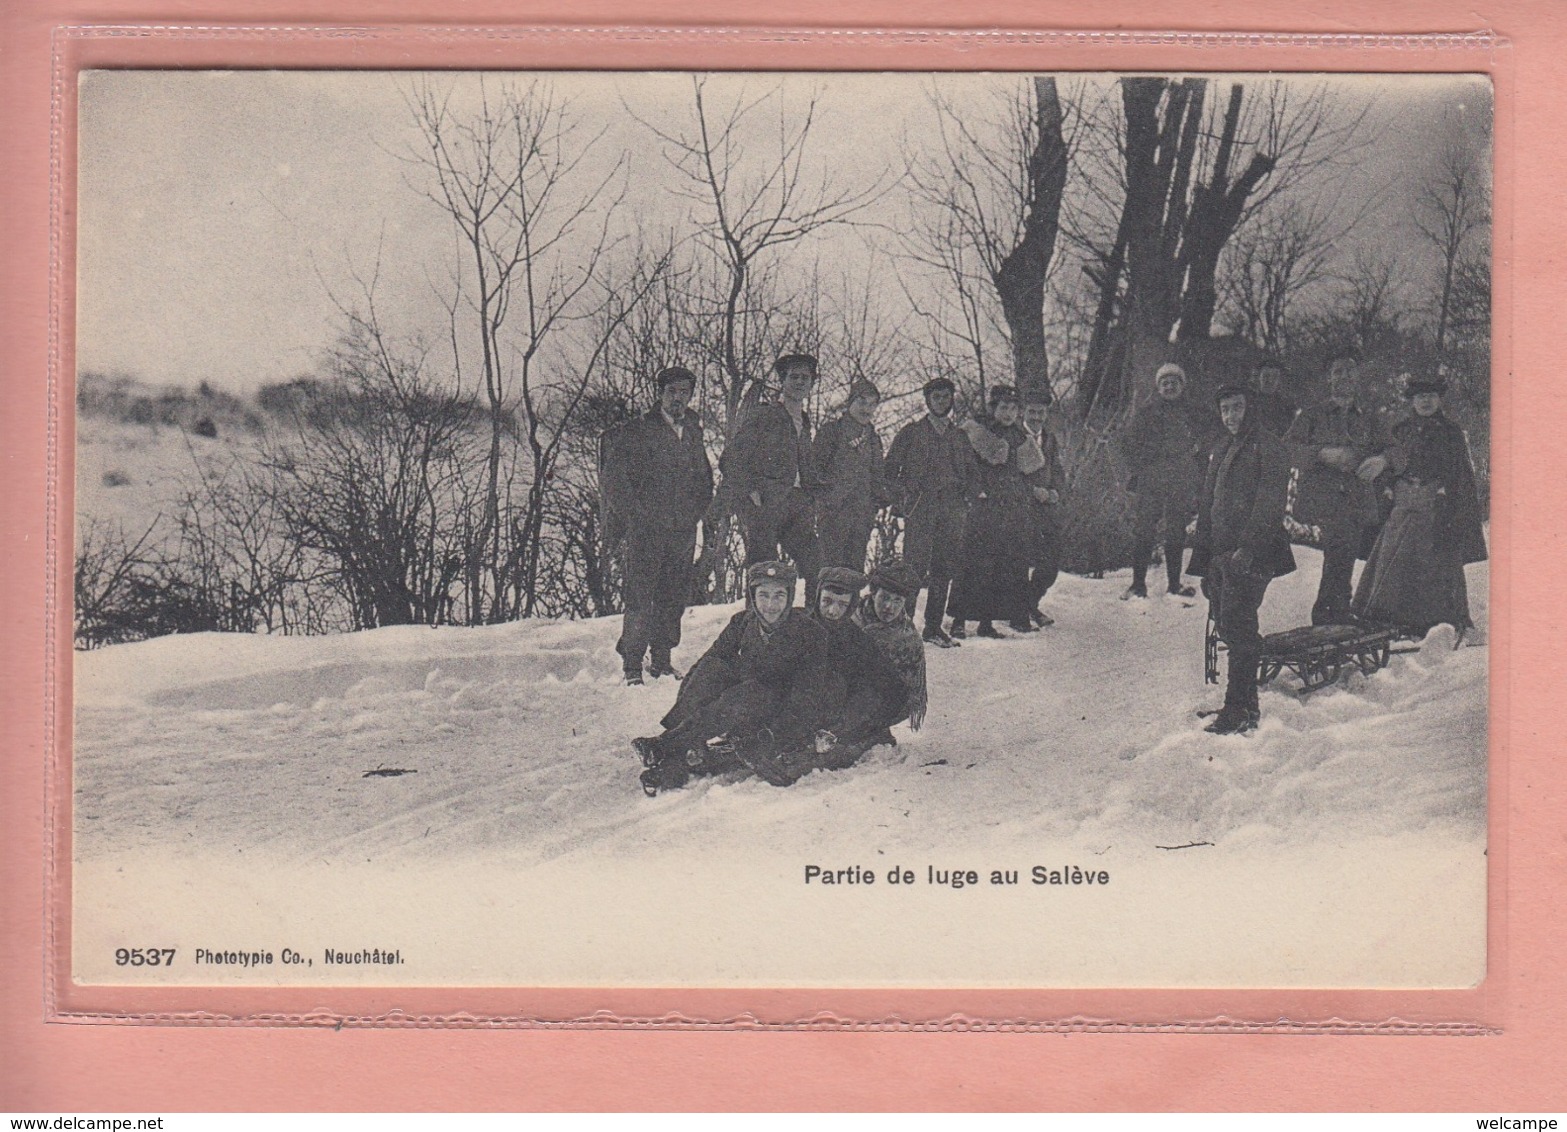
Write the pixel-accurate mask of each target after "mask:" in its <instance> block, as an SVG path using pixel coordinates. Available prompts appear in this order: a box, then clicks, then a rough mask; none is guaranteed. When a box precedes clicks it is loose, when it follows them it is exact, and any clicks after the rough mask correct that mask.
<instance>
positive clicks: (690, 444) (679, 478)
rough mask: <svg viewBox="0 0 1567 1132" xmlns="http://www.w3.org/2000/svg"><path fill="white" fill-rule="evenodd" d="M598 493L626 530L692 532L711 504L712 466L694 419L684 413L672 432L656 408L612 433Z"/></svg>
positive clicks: (691, 415)
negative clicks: (682, 418)
mask: <svg viewBox="0 0 1567 1132" xmlns="http://www.w3.org/2000/svg"><path fill="white" fill-rule="evenodd" d="M600 490H601V491H602V492H603V494H604V501H605V503H606V505H607V508H608V510H609V511H611V512H612V513H614V515H615V516H616V517H617V519H618V521H619V522H620V523H621V524H623V525H624V526H625V527H628V528H635V527H656V528H658V529H660V530H664V531H670V532H674V531H691V532H695V530H696V526H697V523H698V522H700V521H701V519H702V516H703V514H704V513H705V512H706V511H707V505H708V504H709V503H711V502H712V499H713V466H712V464H711V463H709V461H708V458H707V446H706V444H705V443H704V441H703V437H702V425H701V423H700V422H699V421H698V420H697V418H696V415H695V414H693V413H687V414H686V416H685V420H684V421H683V422H682V425H681V430H680V432H679V433H676V432H675V429H674V426H672V425H671V424H670V423H669V422H668V421H667V420H665V419H664V414H663V413H662V412H660V411H659V409H658V406H656V405H655V406H654V407H653V408H651V409H649V410H648V411H647V412H646V413H644V414H643V415H642V416H640V417H637V418H635V419H634V420H631V421H628V422H627V423H626V424H625V425H624V426H622V427H621V428H620V429H618V430H616V431H615V432H614V433H613V434H611V435H610V437H609V438H608V443H607V446H606V450H605V458H604V466H603V468H602V470H601V481H600Z"/></svg>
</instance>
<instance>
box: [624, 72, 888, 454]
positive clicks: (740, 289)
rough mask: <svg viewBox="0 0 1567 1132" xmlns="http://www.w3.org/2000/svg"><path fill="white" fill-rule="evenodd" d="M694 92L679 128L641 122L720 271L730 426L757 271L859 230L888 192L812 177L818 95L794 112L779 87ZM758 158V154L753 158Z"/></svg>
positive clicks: (828, 174)
mask: <svg viewBox="0 0 1567 1132" xmlns="http://www.w3.org/2000/svg"><path fill="white" fill-rule="evenodd" d="M691 92H692V117H691V119H690V120H689V121H688V122H687V123H685V124H684V125H683V126H680V127H675V128H665V127H662V126H659V125H655V124H653V123H649V122H646V121H644V120H643V119H641V118H638V121H642V122H643V124H644V125H645V126H647V128H648V129H649V130H651V131H652V132H653V134H654V135H655V136H657V138H658V139H659V141H661V142H662V143H663V145H664V156H665V158H666V159H667V160H668V162H669V163H670V165H671V166H672V167H673V168H674V169H675V171H676V172H677V173H678V174H679V175H680V177H679V180H678V181H677V182H676V184H675V185H674V186H673V188H672V190H671V191H672V192H674V193H675V194H676V195H678V196H681V197H683V198H684V199H686V200H687V201H689V202H690V203H691V204H692V206H693V208H694V212H693V216H692V220H693V224H694V226H695V233H696V238H697V240H698V241H699V243H700V244H701V246H703V247H704V248H706V249H707V250H708V251H709V252H710V253H711V255H712V256H713V257H714V258H715V259H716V261H717V262H718V263H719V264H721V265H722V279H721V281H719V294H718V295H717V296H715V298H716V299H717V307H718V309H719V311H720V317H719V326H718V357H719V361H720V365H721V368H722V371H723V374H724V381H725V405H726V416H727V420H728V423H729V424H730V426H731V427H732V425H733V423H734V418H735V415H736V413H737V410H738V409H739V407H740V404H741V400H742V398H743V397H744V395H745V388H746V384H747V381H748V379H749V377H751V376H752V374H748V373H747V370H746V367H745V365H744V364H743V361H742V336H743V334H744V332H745V331H744V323H745V316H746V313H747V310H746V307H747V295H748V292H749V290H750V289H751V286H752V284H753V282H754V276H755V273H756V271H757V268H758V265H759V264H760V263H761V261H762V260H763V258H764V257H765V256H766V254H767V253H768V252H770V251H773V250H776V249H778V248H781V247H784V246H786V245H789V244H794V243H798V242H799V241H801V240H803V239H805V238H806V237H807V236H810V235H811V234H813V233H815V232H819V231H821V230H823V229H825V228H828V227H832V226H838V225H846V224H854V223H857V218H858V217H859V216H860V214H861V213H862V212H863V211H864V209H865V208H866V207H867V206H869V205H870V204H871V203H872V202H874V201H875V200H876V199H877V198H878V197H880V196H881V195H882V193H883V192H884V191H885V188H886V186H885V184H884V182H883V179H882V178H879V177H878V178H876V179H874V180H872V181H871V182H870V183H868V184H863V185H845V184H838V183H835V177H834V174H833V171H832V170H831V169H828V168H826V167H823V168H821V169H820V170H819V171H817V172H815V173H814V174H813V168H814V165H813V161H812V157H813V152H812V147H811V139H812V131H813V129H814V127H815V125H816V122H817V116H818V114H819V112H820V108H821V91H820V90H813V91H812V92H811V93H810V94H809V95H808V96H807V97H806V99H805V101H804V105H803V106H795V105H793V104H791V102H790V101H789V99H788V98H787V97H786V96H785V91H784V87H783V86H782V84H778V85H775V86H772V87H769V88H768V89H766V90H764V91H762V92H761V93H760V94H753V93H751V92H750V90H748V89H747V86H746V85H745V84H739V85H736V86H735V87H734V88H733V94H732V96H730V97H727V98H726V97H722V96H717V97H715V95H714V92H713V91H711V90H710V89H709V79H708V77H707V76H705V75H693V76H692V79H691ZM628 110H629V108H628ZM763 139H767V140H765V141H764V140H763ZM757 153H761V154H762V156H760V157H755V156H753V155H754V154H757Z"/></svg>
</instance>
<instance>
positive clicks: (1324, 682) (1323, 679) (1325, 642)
mask: <svg viewBox="0 0 1567 1132" xmlns="http://www.w3.org/2000/svg"><path fill="white" fill-rule="evenodd" d="M1398 636H1399V633H1398V630H1397V629H1395V628H1393V627H1392V626H1388V625H1303V626H1301V627H1300V628H1298V629H1286V630H1285V631H1284V632H1282V633H1269V634H1268V635H1267V636H1265V637H1263V638H1262V665H1261V667H1260V669H1259V670H1258V673H1257V682H1258V683H1259V684H1268V683H1271V682H1272V681H1274V680H1276V679H1278V677H1279V676H1280V675H1281V674H1283V673H1285V672H1289V673H1292V674H1293V675H1294V676H1295V677H1296V678H1297V679H1298V680H1299V681H1300V691H1302V692H1315V691H1316V690H1317V689H1319V688H1326V687H1327V686H1328V685H1329V684H1332V683H1335V682H1336V681H1337V680H1338V679H1339V677H1341V676H1342V675H1344V673H1346V672H1350V671H1353V670H1355V669H1359V670H1360V672H1361V673H1363V674H1364V675H1366V676H1370V675H1371V674H1372V673H1374V672H1376V671H1377V670H1378V669H1381V668H1386V667H1387V662H1388V658H1389V657H1390V655H1391V653H1392V648H1393V642H1394V640H1396V639H1397V638H1398ZM1223 648H1224V644H1223V642H1221V641H1220V640H1219V633H1218V629H1217V627H1216V626H1215V625H1214V622H1213V616H1212V614H1210V615H1209V617H1208V641H1207V650H1206V657H1205V665H1204V676H1205V677H1206V679H1207V681H1208V683H1210V684H1217V683H1218V682H1219V652H1220V650H1221V649H1223Z"/></svg>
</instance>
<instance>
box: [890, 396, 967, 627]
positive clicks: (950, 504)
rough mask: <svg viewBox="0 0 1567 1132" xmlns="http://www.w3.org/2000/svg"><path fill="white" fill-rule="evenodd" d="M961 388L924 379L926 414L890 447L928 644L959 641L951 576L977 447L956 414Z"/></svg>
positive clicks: (894, 491)
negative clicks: (952, 625)
mask: <svg viewBox="0 0 1567 1132" xmlns="http://www.w3.org/2000/svg"><path fill="white" fill-rule="evenodd" d="M955 394H956V388H955V387H954V386H953V384H952V382H950V381H948V380H947V379H946V378H944V377H938V378H935V379H933V380H931V381H928V382H926V383H925V388H924V395H925V408H926V414H925V416H923V417H921V418H920V419H919V420H917V421H914V422H913V423H911V424H907V425H905V426H904V427H903V428H902V429H901V430H899V432H898V435H897V436H896V437H894V438H893V441H892V447H891V448H890V449H888V451H887V462H886V480H887V485H888V490H889V494H890V495H891V496H892V505H893V508H894V510H895V511H896V512H897V514H899V515H900V516H902V517H903V518H904V520H905V521H906V526H905V528H904V534H903V558H904V561H905V562H907V563H908V564H909V566H910V567H912V568H913V570H914V571H915V572H916V573H917V574H918V575H919V576H920V577H921V579H923V581H924V584H925V632H924V634H923V636H924V639H925V641H926V642H927V643H929V644H933V645H937V646H939V647H941V648H951V647H952V646H954V645H955V644H956V643H957V642H956V641H954V640H953V639H952V638H951V637H949V636H948V635H947V633H946V631H945V630H944V629H943V628H942V619H943V618H944V617H946V614H947V599H948V596H949V593H950V591H951V588H952V580H953V578H955V577H956V576H957V573H958V568H959V565H960V562H961V557H962V548H963V523H964V518H965V516H966V514H967V512H968V491H969V479H970V477H971V476H972V475H973V470H974V452H973V449H972V448H971V447H970V446H969V442H968V438H967V437H966V436H964V435H963V432H962V431H961V430H960V429H959V428H958V426H957V424H956V423H955V422H954V421H953V419H952V407H953V398H954V395H955Z"/></svg>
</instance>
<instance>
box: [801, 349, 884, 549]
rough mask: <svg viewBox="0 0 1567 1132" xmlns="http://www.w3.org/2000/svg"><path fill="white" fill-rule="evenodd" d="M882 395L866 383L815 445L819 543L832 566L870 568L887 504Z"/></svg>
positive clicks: (862, 382)
mask: <svg viewBox="0 0 1567 1132" xmlns="http://www.w3.org/2000/svg"><path fill="white" fill-rule="evenodd" d="M880 403H881V390H879V389H877V388H876V386H874V385H872V384H871V383H870V382H869V381H866V380H865V379H864V378H861V379H860V380H859V381H856V382H855V383H854V384H853V385H852V386H850V387H849V403H848V405H847V407H846V408H845V409H844V411H843V415H842V416H840V417H837V418H835V419H833V420H830V421H828V422H827V423H826V424H824V425H822V427H821V431H820V432H818V433H817V434H816V442H815V443H814V444H813V445H812V446H811V462H812V465H813V467H814V471H815V479H816V538H817V541H818V543H819V544H820V546H821V552H822V562H823V564H824V565H827V566H846V567H848V568H849V569H850V570H863V569H865V548H866V546H867V545H868V544H869V542H870V538H871V527H872V526H873V525H874V524H875V522H876V512H877V511H878V510H880V509H881V506H882V504H884V503H886V502H887V489H886V486H885V484H884V482H883V480H882V463H883V459H884V457H883V454H882V447H881V437H880V436H878V435H877V434H876V425H875V419H876V406H877V405H878V404H880Z"/></svg>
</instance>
